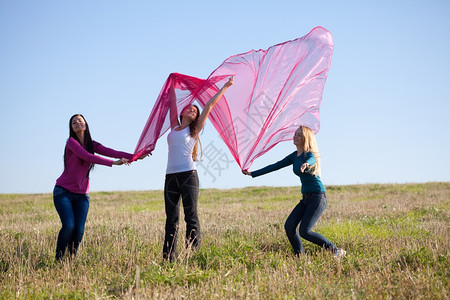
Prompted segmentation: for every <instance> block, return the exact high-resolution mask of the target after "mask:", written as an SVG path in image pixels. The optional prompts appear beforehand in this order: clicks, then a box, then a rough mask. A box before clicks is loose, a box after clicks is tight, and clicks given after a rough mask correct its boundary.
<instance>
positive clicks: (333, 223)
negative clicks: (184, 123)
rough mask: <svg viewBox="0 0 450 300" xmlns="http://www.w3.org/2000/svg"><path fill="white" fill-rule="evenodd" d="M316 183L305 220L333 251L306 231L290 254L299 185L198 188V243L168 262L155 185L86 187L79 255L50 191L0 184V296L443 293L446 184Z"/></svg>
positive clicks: (445, 283)
mask: <svg viewBox="0 0 450 300" xmlns="http://www.w3.org/2000/svg"><path fill="white" fill-rule="evenodd" d="M327 193H328V199H329V202H328V208H327V210H326V211H325V213H324V215H323V216H322V218H321V219H320V221H319V223H318V224H317V225H316V228H315V230H316V231H318V232H320V233H322V234H324V235H325V236H327V237H328V238H330V240H332V241H333V242H335V243H336V244H337V245H339V246H341V247H343V248H345V249H346V250H347V251H348V255H347V257H346V258H344V259H341V260H336V259H334V257H332V256H331V255H330V254H329V253H327V252H326V251H322V250H321V249H319V248H318V247H316V246H315V245H312V244H311V243H308V242H305V243H304V246H305V249H306V252H307V255H306V256H305V257H302V258H296V257H294V256H293V255H292V252H291V247H290V245H289V242H288V240H287V238H286V236H285V233H284V228H283V225H284V221H285V220H286V217H287V216H288V214H289V213H290V212H291V210H292V209H293V207H294V206H295V204H296V203H297V202H298V201H299V200H300V188H299V187H286V188H269V187H250V188H244V189H231V190H202V191H201V192H200V200H199V201H200V204H199V213H200V219H201V225H202V235H203V244H202V247H201V248H200V250H199V251H198V252H195V253H194V252H191V251H188V250H184V249H180V259H179V260H178V261H177V262H175V263H167V262H164V261H162V253H161V252H162V241H163V234H164V232H163V230H164V220H165V215H164V201H163V193H162V191H143V192H104V193H91V195H90V196H91V207H90V211H89V215H88V220H87V223H86V230H85V237H84V240H83V243H82V246H81V248H80V252H79V256H78V257H77V258H76V259H75V260H74V261H69V260H66V261H64V262H63V263H62V264H55V263H54V261H53V257H54V248H55V244H56V236H57V233H58V230H59V227H60V224H59V219H58V215H57V213H56V211H55V209H54V207H53V200H52V196H51V194H40V195H0V214H1V218H0V248H1V249H2V251H1V256H0V284H1V286H2V288H1V291H0V298H1V299H10V298H18V299H30V298H56V299H61V298H62V299H85V298H92V299H104V298H105V299H106V298H108V299H111V298H113V299H114V298H120V299H122V298H124V299H131V298H135V299H136V298H142V299H151V298H156V299H182V298H190V299H223V298H227V299H229V298H237V299H241V298H250V299H280V298H281V299H285V298H287V299H298V298H308V299H309V298H325V297H338V298H357V299H360V298H396V299H398V298H409V299H411V298H414V299H421V298H424V299H447V298H448V283H449V281H448V278H450V276H449V275H450V274H449V270H450V265H449V250H450V247H449V241H448V236H449V234H448V233H449V232H448V229H449V219H450V218H449V205H450V201H449V200H450V183H427V184H403V185H395V184H387V185H353V186H328V187H327ZM181 230H182V234H180V239H181V238H182V236H184V225H182V229H181ZM182 245H183V242H182V241H181V240H180V243H179V246H182Z"/></svg>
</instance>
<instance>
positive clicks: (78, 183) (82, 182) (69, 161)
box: [56, 137, 133, 194]
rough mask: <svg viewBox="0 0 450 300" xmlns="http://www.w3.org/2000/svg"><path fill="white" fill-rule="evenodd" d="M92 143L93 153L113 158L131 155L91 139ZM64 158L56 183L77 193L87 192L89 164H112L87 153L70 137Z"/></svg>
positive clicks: (130, 156) (131, 155) (129, 156)
mask: <svg viewBox="0 0 450 300" xmlns="http://www.w3.org/2000/svg"><path fill="white" fill-rule="evenodd" d="M92 143H93V145H94V152H95V153H98V154H101V155H104V156H108V157H114V158H127V159H131V158H132V157H133V154H130V153H126V152H121V151H116V150H114V149H110V148H107V147H105V146H103V145H102V144H100V143H97V142H96V141H92ZM65 160H66V161H65V168H64V172H63V173H62V174H61V176H60V177H59V178H58V179H57V180H56V185H58V186H61V187H63V188H65V189H66V190H69V191H70V192H72V193H79V194H87V193H89V177H88V176H87V174H88V171H89V167H90V165H91V164H99V165H104V166H108V167H111V166H112V165H113V161H112V160H110V159H107V158H104V157H101V156H98V155H94V154H91V153H89V152H88V151H87V150H86V149H84V148H83V147H82V146H81V145H80V143H78V142H77V141H76V140H75V139H74V138H72V137H70V138H69V139H68V140H67V143H66V155H65Z"/></svg>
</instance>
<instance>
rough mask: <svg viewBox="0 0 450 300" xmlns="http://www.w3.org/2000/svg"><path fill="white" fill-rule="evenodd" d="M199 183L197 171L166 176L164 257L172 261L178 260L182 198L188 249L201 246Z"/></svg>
mask: <svg viewBox="0 0 450 300" xmlns="http://www.w3.org/2000/svg"><path fill="white" fill-rule="evenodd" d="M198 192H199V182H198V176H197V171H195V170H193V171H188V172H180V173H174V174H166V182H165V185H164V202H165V206H166V228H165V229H166V233H165V237H164V246H163V257H164V258H165V259H168V260H170V261H173V260H175V259H176V258H177V235H178V222H179V218H180V197H181V199H182V201H183V209H184V220H185V221H186V247H191V248H192V249H197V248H198V247H199V246H200V222H199V219H198V213H197V203H198Z"/></svg>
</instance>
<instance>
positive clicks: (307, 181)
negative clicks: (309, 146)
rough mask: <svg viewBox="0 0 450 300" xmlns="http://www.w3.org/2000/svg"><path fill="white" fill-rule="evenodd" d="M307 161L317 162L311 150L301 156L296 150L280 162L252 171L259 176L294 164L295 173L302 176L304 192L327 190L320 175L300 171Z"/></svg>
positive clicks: (253, 175)
mask: <svg viewBox="0 0 450 300" xmlns="http://www.w3.org/2000/svg"><path fill="white" fill-rule="evenodd" d="M305 162H307V163H308V164H309V165H310V166H312V165H314V164H315V163H316V158H315V157H314V154H313V153H311V152H307V153H304V152H303V153H302V154H300V156H297V151H294V152H292V153H291V154H289V155H288V156H286V157H285V158H283V159H282V160H280V161H279V162H276V163H274V164H271V165H268V166H267V167H264V168H262V169H259V170H256V171H252V172H251V174H252V177H258V176H261V175H264V174H267V173H270V172H273V171H276V170H279V169H281V168H284V167H287V166H289V165H292V166H293V171H294V173H295V175H297V176H298V177H300V181H301V183H302V194H307V193H321V192H325V187H324V186H323V183H322V180H321V179H320V177H319V176H317V175H312V174H310V173H307V172H304V173H301V172H300V167H301V165H303V164H304V163H305Z"/></svg>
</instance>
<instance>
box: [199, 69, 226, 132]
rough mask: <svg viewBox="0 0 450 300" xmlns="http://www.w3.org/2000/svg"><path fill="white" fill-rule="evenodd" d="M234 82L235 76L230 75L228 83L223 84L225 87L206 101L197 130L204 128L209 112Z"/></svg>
mask: <svg viewBox="0 0 450 300" xmlns="http://www.w3.org/2000/svg"><path fill="white" fill-rule="evenodd" d="M233 83H234V77H230V79H228V81H227V83H225V84H224V85H223V87H222V88H221V89H220V90H219V91H218V92H217V93H216V94H215V95H214V96H213V97H212V98H211V99H210V100H209V101H208V102H207V103H206V105H205V107H204V108H203V111H202V113H201V114H200V117H198V121H197V126H196V132H200V130H202V128H203V126H204V125H205V122H206V119H208V116H209V113H210V112H211V110H212V109H213V107H214V105H216V103H217V101H219V99H220V98H221V97H222V95H223V94H224V93H225V91H226V90H227V89H228V88H229V87H230V86H232V85H233Z"/></svg>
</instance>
